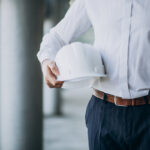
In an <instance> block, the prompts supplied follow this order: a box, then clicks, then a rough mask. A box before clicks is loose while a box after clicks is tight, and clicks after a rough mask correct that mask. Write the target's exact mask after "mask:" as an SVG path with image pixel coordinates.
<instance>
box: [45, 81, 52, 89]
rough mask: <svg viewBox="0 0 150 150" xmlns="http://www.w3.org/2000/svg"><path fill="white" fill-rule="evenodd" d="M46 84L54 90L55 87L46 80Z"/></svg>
mask: <svg viewBox="0 0 150 150" xmlns="http://www.w3.org/2000/svg"><path fill="white" fill-rule="evenodd" d="M45 82H46V84H47V85H48V86H49V87H50V88H53V85H52V84H51V83H50V82H49V80H45Z"/></svg>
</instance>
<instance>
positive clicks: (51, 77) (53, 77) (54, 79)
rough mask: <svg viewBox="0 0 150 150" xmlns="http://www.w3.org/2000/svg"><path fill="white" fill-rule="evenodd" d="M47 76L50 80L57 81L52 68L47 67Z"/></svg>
mask: <svg viewBox="0 0 150 150" xmlns="http://www.w3.org/2000/svg"><path fill="white" fill-rule="evenodd" d="M47 74H48V76H49V80H50V81H53V82H55V81H56V76H55V74H54V73H53V72H52V71H51V68H49V67H47Z"/></svg>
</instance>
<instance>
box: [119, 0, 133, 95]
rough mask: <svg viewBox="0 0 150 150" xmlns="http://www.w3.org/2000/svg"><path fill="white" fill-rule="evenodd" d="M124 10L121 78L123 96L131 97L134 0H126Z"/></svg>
mask: <svg viewBox="0 0 150 150" xmlns="http://www.w3.org/2000/svg"><path fill="white" fill-rule="evenodd" d="M124 6H125V7H124V10H123V17H124V20H123V21H122V40H121V57H120V79H121V85H122V86H121V95H122V97H131V95H130V92H129V87H128V51H129V44H130V43H129V42H130V31H131V16H132V9H133V0H125V5H124Z"/></svg>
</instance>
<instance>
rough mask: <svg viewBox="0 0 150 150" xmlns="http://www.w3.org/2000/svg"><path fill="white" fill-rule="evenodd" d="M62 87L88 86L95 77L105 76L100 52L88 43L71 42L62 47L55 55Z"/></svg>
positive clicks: (58, 77) (58, 78)
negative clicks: (62, 82)
mask: <svg viewBox="0 0 150 150" xmlns="http://www.w3.org/2000/svg"><path fill="white" fill-rule="evenodd" d="M55 62H56V65H57V67H58V70H59V72H60V75H59V76H57V80H58V81H65V82H64V84H63V86H62V88H74V87H78V88H79V87H89V86H90V85H91V84H92V83H93V82H94V79H96V78H97V77H105V76H106V74H105V72H104V65H103V63H102V59H101V56H100V53H99V52H98V51H97V50H96V49H95V48H94V47H93V46H92V45H90V44H85V43H80V42H73V43H71V44H69V45H66V46H64V47H62V48H61V49H60V50H59V51H58V53H57V54H56V57H55Z"/></svg>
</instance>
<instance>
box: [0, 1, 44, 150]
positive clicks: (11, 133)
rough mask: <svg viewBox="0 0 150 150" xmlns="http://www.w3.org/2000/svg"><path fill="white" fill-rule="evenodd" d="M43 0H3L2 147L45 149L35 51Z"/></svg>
mask: <svg viewBox="0 0 150 150" xmlns="http://www.w3.org/2000/svg"><path fill="white" fill-rule="evenodd" d="M43 3H44V0H1V12H2V13H1V22H2V26H1V27H2V28H1V35H2V36H1V37H2V44H1V55H0V56H1V58H0V61H1V108H0V110H1V149H2V150H42V88H41V87H42V78H41V70H40V66H39V62H38V60H37V57H36V53H37V51H38V49H39V44H40V41H41V36H42V23H43V14H44V11H43V8H44V5H43Z"/></svg>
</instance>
